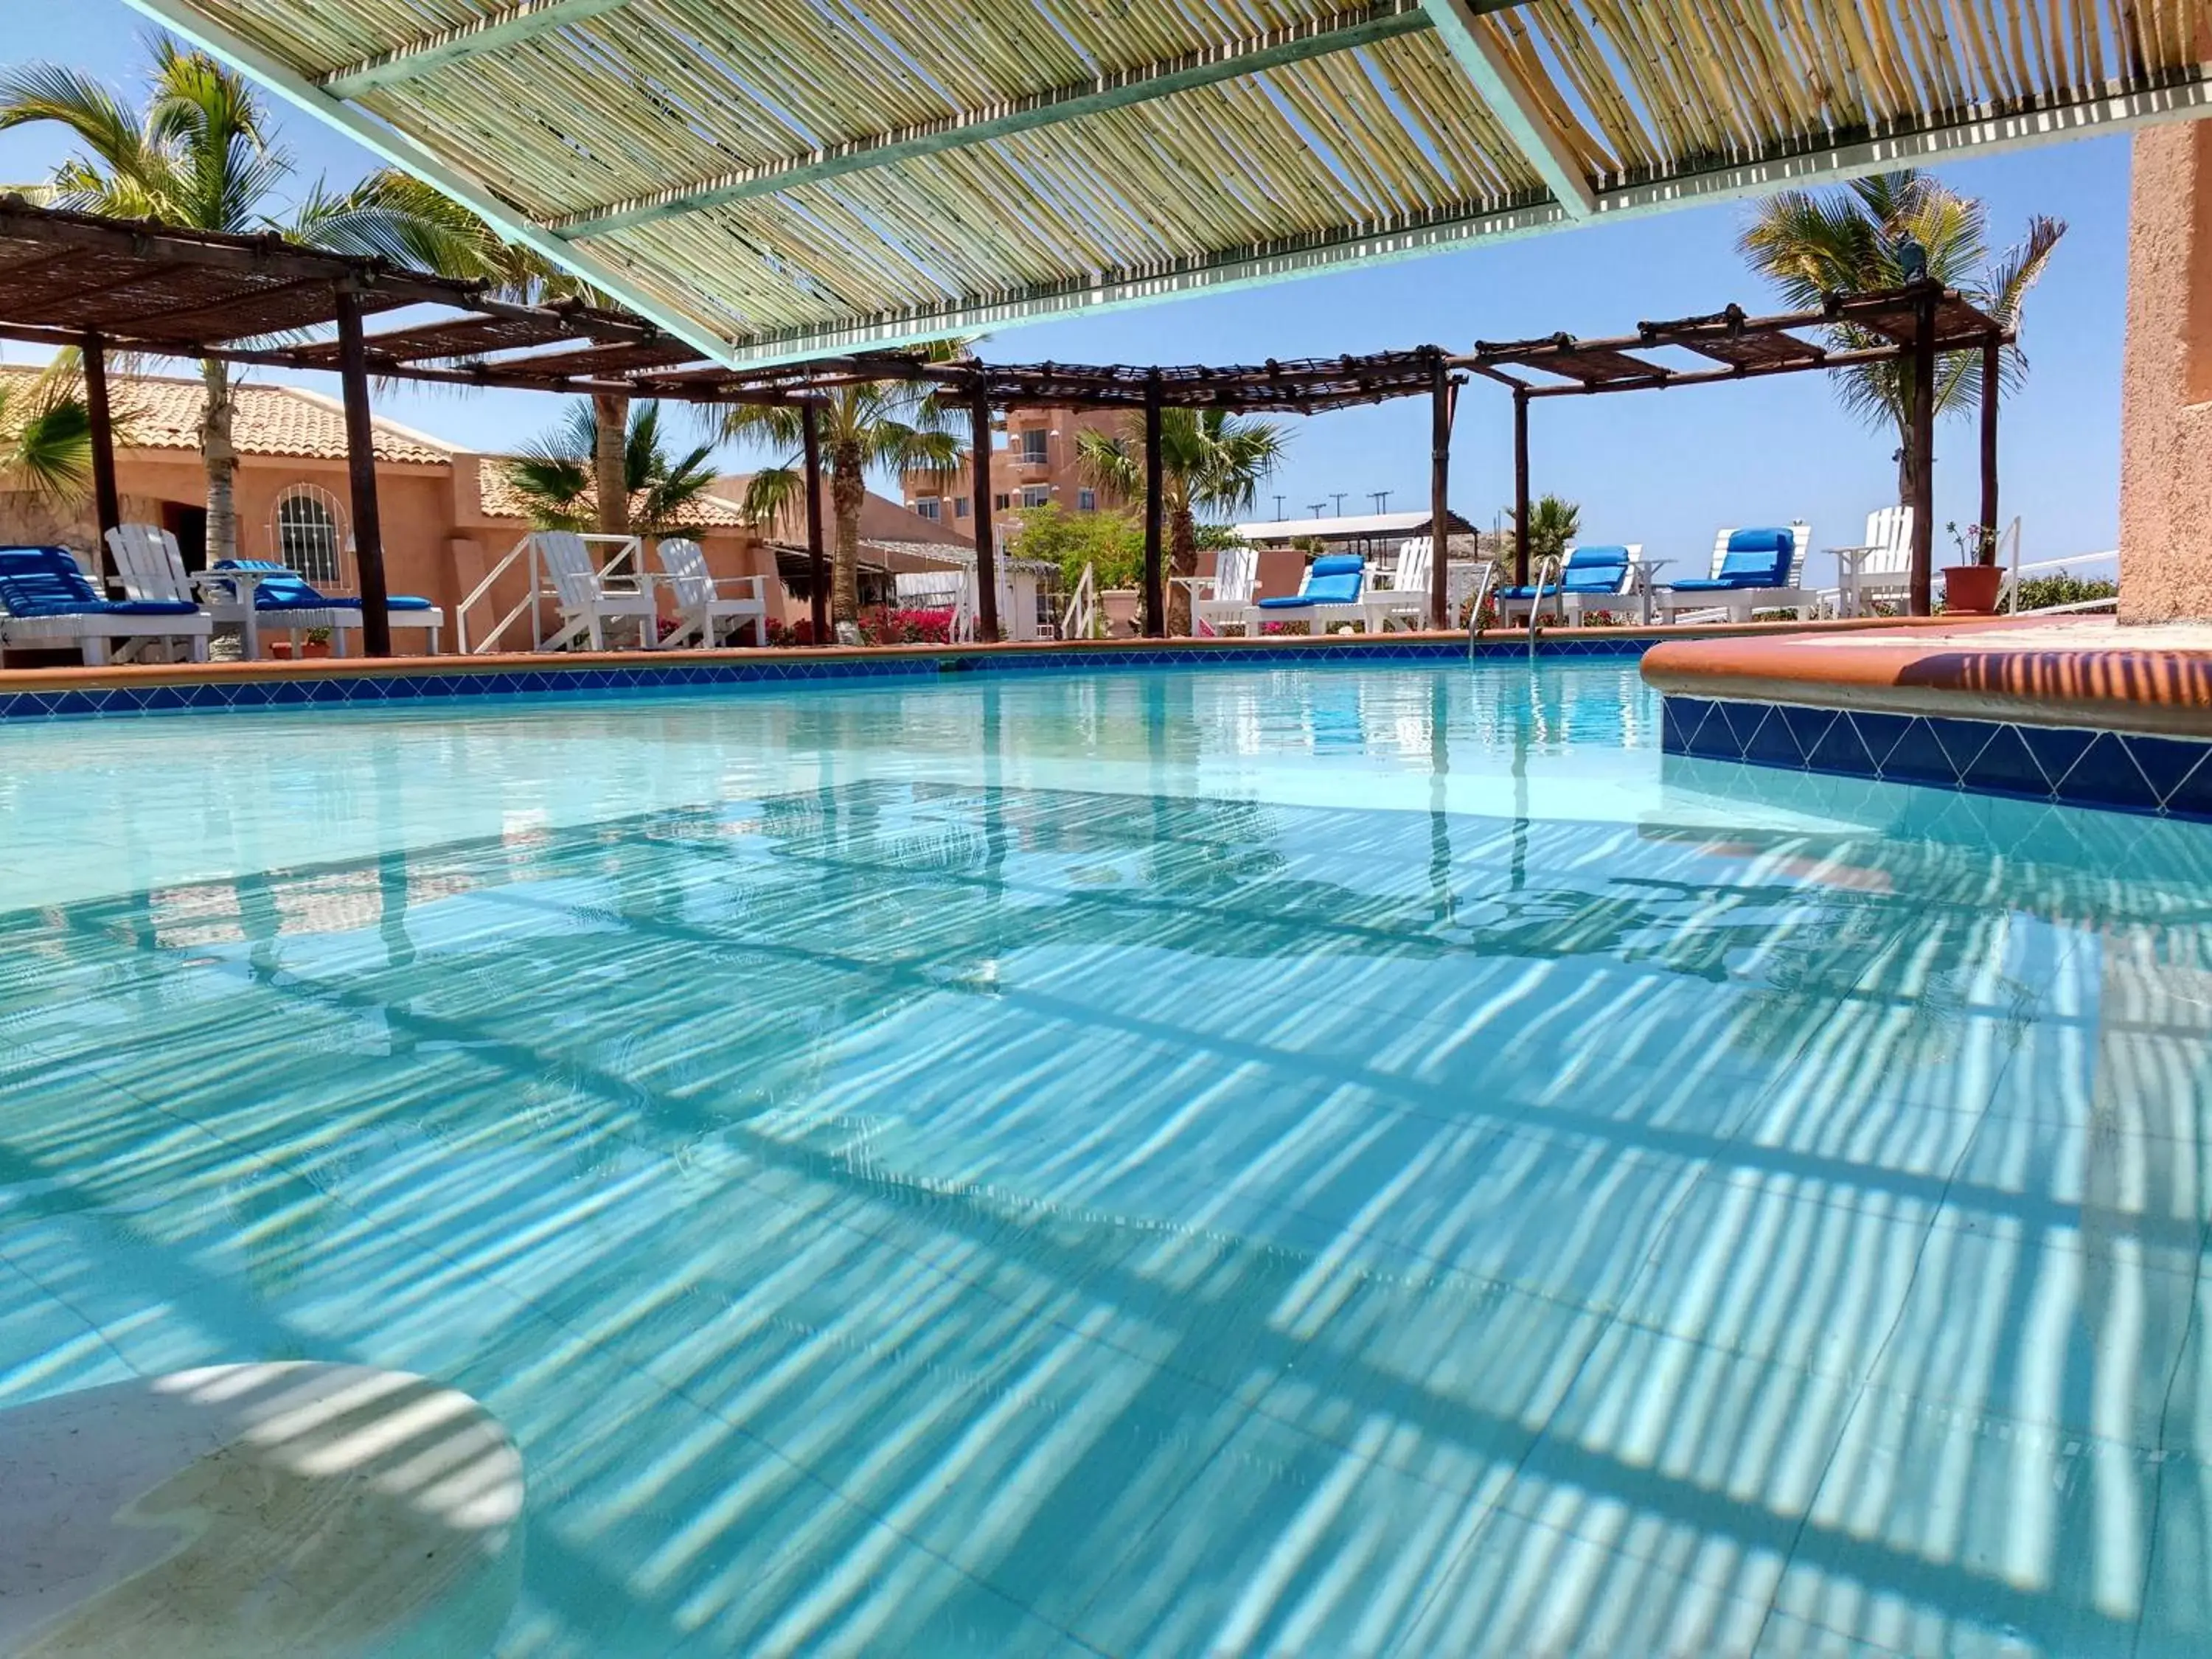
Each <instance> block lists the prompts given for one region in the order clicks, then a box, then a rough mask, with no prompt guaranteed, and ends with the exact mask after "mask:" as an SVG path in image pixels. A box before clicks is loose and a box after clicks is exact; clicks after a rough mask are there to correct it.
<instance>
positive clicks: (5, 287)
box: [0, 197, 2010, 655]
mask: <svg viewBox="0 0 2212 1659" xmlns="http://www.w3.org/2000/svg"><path fill="white" fill-rule="evenodd" d="M425 309H427V310H430V311H432V312H434V313H435V315H433V316H432V317H431V318H429V319H427V320H425V319H419V318H413V317H411V316H410V319H404V320H402V322H401V323H400V325H398V326H395V327H391V328H387V329H384V330H381V331H378V332H375V333H371V332H369V331H368V330H366V329H365V328H364V326H363V323H364V319H367V318H369V317H372V316H378V315H386V314H389V313H395V312H406V313H415V312H417V311H421V310H425ZM1838 324H1851V325H1856V326H1857V327H1858V328H1860V329H1863V330H1865V331H1868V332H1869V333H1870V334H1872V335H1875V336H1879V337H1882V338H1883V339H1884V340H1886V341H1887V343H1885V344H1881V345H1876V346H1869V347H1865V348H1860V349H1847V350H1834V349H1831V348H1829V347H1828V346H1826V345H1824V344H1822V343H1820V342H1817V341H1814V340H1810V339H1807V338H1805V337H1803V335H1804V332H1805V331H1808V330H1814V329H1820V328H1826V327H1832V326H1833V325H1838ZM324 329H328V330H330V331H331V332H330V333H328V334H327V335H322V336H319V337H313V338H305V339H302V338H298V337H296V336H298V335H300V334H301V333H303V332H306V331H319V330H324ZM286 336H293V337H291V338H287V337H286ZM0 338H10V339H18V340H24V341H28V342H33V343H41V344H46V345H59V346H76V347H79V348H80V349H82V354H83V360H84V377H85V386H86V403H87V406H88V412H89V414H90V416H91V427H92V439H93V456H94V463H93V472H94V498H95V507H96V512H97V514H98V519H99V524H100V529H101V531H102V532H103V533H104V532H106V531H107V530H109V529H112V528H113V527H114V526H115V524H116V522H117V520H118V517H119V514H120V506H119V502H118V497H117V492H116V487H115V463H114V437H113V428H112V421H111V419H110V415H109V409H108V396H107V386H106V356H107V354H108V352H109V351H110V350H112V349H124V350H129V351H133V352H144V353H149V354H153V355H158V356H179V357H191V358H200V359H211V360H215V361H220V362H240V363H258V364H265V365H270V366H275V367H279V368H291V369H315V370H325V371H329V370H335V371H336V372H337V374H338V375H339V377H340V380H341V381H342V383H343V397H344V405H345V417H346V431H347V439H348V447H349V457H348V474H349V485H350V489H351V495H352V518H353V528H354V550H355V558H356V565H357V567H358V570H359V574H360V582H361V597H362V609H363V612H364V616H363V624H364V641H363V643H364V646H365V647H366V648H367V649H368V651H369V652H370V653H372V654H377V655H381V654H386V653H388V652H389V650H390V634H389V628H388V622H387V618H386V613H385V608H384V607H385V603H386V599H387V597H388V595H387V592H386V584H385V574H384V559H383V543H382V538H381V532H380V526H379V520H378V514H377V504H376V471H375V464H374V448H373V446H372V442H371V425H370V382H371V380H372V379H373V378H377V377H382V378H387V379H395V380H422V381H428V382H432V383H435V384H441V385H453V386H503V387H511V388H517V389H521V390H527V391H539V392H571V393H580V394H586V395H588V394H591V393H593V392H618V393H620V394H622V395H624V396H629V397H638V398H670V399H674V400H678V401H684V402H690V403H697V404H771V405H782V406H787V407H793V408H796V409H798V410H800V412H801V416H802V430H803V433H804V445H803V450H804V454H805V470H806V488H807V491H808V501H809V502H810V511H809V512H808V514H807V524H808V559H809V562H810V565H811V574H812V578H813V589H814V621H815V635H816V637H817V639H818V638H823V637H825V636H826V635H827V632H828V617H827V608H826V607H827V592H828V583H827V581H826V580H824V579H823V578H824V575H825V572H824V570H823V547H822V514H821V513H820V511H819V510H818V508H819V505H820V502H821V501H822V491H821V454H820V444H819V441H818V432H817V425H818V421H817V416H818V411H819V409H820V406H821V402H822V399H823V398H824V396H825V395H827V394H829V393H830V392H834V391H836V389H837V388H839V387H841V386H850V385H854V384H857V383H867V382H875V381H882V380H906V381H914V382H926V383H929V384H931V385H933V386H934V387H935V388H936V389H937V392H938V395H939V398H940V400H941V401H943V402H945V403H948V404H953V405H955V406H957V407H964V408H966V409H967V410H969V415H970V418H971V421H972V435H973V442H972V444H971V465H972V466H973V468H974V472H975V483H974V495H975V503H976V506H975V513H974V523H975V561H976V578H977V589H978V593H977V599H978V611H979V612H980V613H981V614H980V621H981V625H982V629H983V632H984V635H986V637H987V638H994V639H995V638H996V637H998V635H999V623H998V616H997V604H998V583H997V575H996V548H995V537H994V524H993V513H992V508H991V499H992V492H991V414H992V410H994V408H1005V407H1013V406H1024V405H1027V406H1036V405H1048V406H1059V407H1066V408H1076V409H1093V410H1097V409H1106V410H1127V411H1129V412H1130V413H1131V414H1132V415H1133V416H1137V417H1139V418H1140V420H1141V423H1142V427H1143V432H1144V440H1145V452H1146V466H1145V473H1146V483H1147V488H1146V501H1145V595H1144V625H1145V630H1146V633H1148V634H1151V635H1159V634H1160V633H1162V632H1164V623H1165V592H1166V580H1165V578H1166V572H1165V565H1164V537H1163V516H1164V515H1163V500H1162V488H1161V483H1162V470H1161V467H1160V465H1159V459H1160V445H1161V429H1162V424H1163V417H1164V413H1165V411H1166V410H1170V409H1190V410H1210V409H1218V410H1238V411H1243V412H1249V413H1277V414H1296V415H1311V414H1320V413H1323V412H1326V411H1328V410H1336V409H1346V408H1351V407H1354V406H1357V405H1360V404H1373V403H1380V402H1383V401H1386V400H1389V399H1392V398H1408V397H1421V396H1425V397H1426V398H1428V399H1429V404H1430V507H1431V512H1430V526H1431V536H1432V537H1433V538H1435V540H1436V551H1435V556H1434V557H1433V558H1432V559H1431V579H1430V580H1431V589H1430V595H1429V598H1430V621H1431V624H1432V625H1434V626H1437V627H1442V626H1443V625H1445V623H1446V622H1447V620H1448V619H1447V617H1446V616H1445V606H1446V581H1447V575H1448V569H1447V560H1446V558H1445V556H1444V546H1443V544H1444V541H1445V538H1446V537H1447V536H1448V533H1449V524H1450V522H1451V515H1450V512H1449V506H1448V503H1447V496H1448V494H1449V483H1450V450H1451V428H1452V416H1453V412H1454V407H1455V400H1456V393H1457V390H1458V388H1459V386H1461V385H1462V384H1464V383H1465V380H1466V379H1467V378H1468V376H1469V375H1479V376H1481V377H1483V378H1486V379H1488V380H1495V381H1498V382H1500V383H1502V384H1504V385H1505V386H1509V387H1510V388H1511V390H1512V393H1513V400H1514V437H1515V444H1514V448H1515V455H1514V484H1515V497H1516V526H1517V531H1516V553H1515V567H1516V580H1521V581H1524V582H1525V581H1526V580H1527V578H1528V528H1527V526H1528V405H1529V404H1530V403H1531V402H1532V401H1534V400H1535V399H1537V398H1559V397H1584V396H1589V395H1592V394H1596V393H1607V392H1632V391H1647V390H1653V389H1665V388H1671V387H1675V386H1702V385H1713V384H1717V383H1721V382H1725V381H1733V380H1749V379H1755V378H1761V377H1765V376H1767V375H1772V374H1802V373H1808V372H1813V371H1820V370H1826V369H1832V368H1840V367H1844V366H1847V365H1851V364H1857V363H1867V362H1906V361H1909V362H1911V364H1912V365H1913V370H1914V374H1913V378H1914V380H1915V383H1916V384H1917V385H1920V386H1929V385H1932V384H1933V382H1934V375H1935V366H1936V361H1937V359H1938V357H1939V356H1942V355H1944V354H1947V353H1950V352H1954V351H1960V350H1967V349H1972V350H1977V351H1979V352H1981V353H1982V354H1983V358H1984V375H1983V406H1982V523H1983V525H1984V529H1985V531H1986V532H1988V533H1989V534H1990V535H1991V536H1994V534H1995V532H1996V503H1997V478H1996V391H1997V376H1996V374H1995V372H1994V371H1995V368H1996V361H1997V354H1998V352H1999V350H2000V349H2002V346H2003V344H2004V343H2006V342H2007V341H2008V339H2009V338H2010V336H2009V334H2008V333H2007V332H2006V331H2004V330H2003V329H2002V327H2001V326H2000V325H1998V324H1997V322H1996V320H1995V319H1991V318H1990V317H1989V316H1987V315H1985V314H1984V313H1982V312H1980V311H1978V310H1977V309H1976V308H1975V307H1973V306H1972V305H1971V304H1970V303H1968V302H1967V301H1966V300H1965V299H1963V298H1962V297H1961V296H1960V295H1958V294H1957V293H1955V292H1953V291H1950V290H1948V289H1942V288H1941V287H1940V286H1938V285H1936V284H1934V283H1923V284H1921V285H1919V286H1917V287H1915V288H1911V289H1899V290H1895V291H1893V292H1889V293H1884V294H1871V295H1854V296H1837V297H1834V298H1832V299H1831V300H1830V301H1828V303H1827V304H1826V306H1825V307H1822V308H1821V309H1820V310H1818V311H1808V312H1799V313H1790V314H1788V315H1783V316H1773V317H1758V318H1754V317H1751V316H1747V314H1746V313H1744V312H1743V311H1741V309H1740V308H1739V307H1734V306H1731V307H1729V308H1728V309H1726V310H1724V311H1721V312H1717V313H1712V314H1711V315H1709V316H1704V317H1694V318H1685V319H1679V320H1677V321H1674V322H1667V323H1645V324H1643V325H1640V326H1639V327H1638V331H1637V332H1636V333H1635V334H1634V335H1633V336H1627V337H1620V338H1617V339H1598V340H1577V339H1576V338H1575V337H1573V336H1571V335H1567V334H1556V335H1552V336H1548V337H1545V338H1542V339H1537V340H1524V341H1520V342H1516V343H1510V344H1490V343H1478V344H1477V345H1476V347H1475V349H1474V350H1473V351H1470V352H1453V351H1450V350H1448V349H1445V348H1443V347H1442V346H1436V345H1425V346H1419V347H1416V348H1413V349H1409V350H1403V351H1389V352H1380V353H1373V354H1369V355H1366V356H1344V357H1334V358H1322V359H1307V360H1302V361H1297V362H1273V361H1270V362H1265V363H1260V364H1252V365H1244V366H1237V367H1218V368H1217V367H1206V366H1198V365H1190V366H1181V367H1133V366H1127V365H1114V366H1085V365H1076V364H1065V363H1034V364H1005V363H988V362H981V361H979V360H976V359H973V358H961V359H954V360H951V361H945V362H930V361H927V360H926V359H924V358H922V357H921V356H916V355H914V354H909V353H868V354H858V355H851V356H840V357H827V358H819V359H816V360H814V361H812V362H807V363H804V364H786V365H770V366H765V367H755V368H730V367H728V366H726V365H725V364H722V363H720V362H714V361H711V360H702V357H701V355H700V354H699V353H698V352H697V351H696V349H693V348H692V347H691V346H690V345H689V344H688V343H685V342H684V341H682V340H680V339H676V338H673V337H671V336H669V335H668V334H667V333H665V331H662V330H661V329H659V327H658V326H657V325H654V324H653V323H650V322H647V321H645V320H643V319H639V318H636V317H634V316H631V315H629V314H628V313H623V312H617V311H611V310H606V309H603V308H599V307H589V306H584V305H580V304H574V303H561V304H554V305H520V304H514V303H511V302H508V301H502V300H500V299H498V298H496V297H495V296H494V295H491V294H490V293H489V292H488V291H487V289H486V288H485V286H484V285H483V284H482V283H468V282H459V281H454V280H452V279H449V278H445V277H440V276H430V275H428V274H425V273H423V272H420V271H410V270H397V269H394V268H393V267H392V266H390V265H389V264H386V263H385V262H383V261H381V260H377V259H368V258H355V257H351V256H348V255H343V254H335V253H329V252H322V251H319V250H316V249H311V248H305V247H301V246H298V245H296V244H293V243H288V242H285V241H283V240H279V239H277V238H276V237H273V236H258V237H247V236H228V235H220V234H213V233H209V232H201V231H186V230H180V229H178V228H173V227H168V226H163V225H160V224H157V223H147V222H123V221H116V220H108V219H102V218H97V217H94V216H88V215H83V214H76V213H67V212H60V211H56V210H49V209H43V208H38V207H33V206H32V205H30V204H27V203H25V202H24V201H22V200H21V198H20V197H0ZM1665 348H1678V349H1681V350H1684V351H1686V352H1688V353H1691V354H1692V355H1693V356H1696V357H1699V358H1702V359H1705V360H1706V361H1707V362H1711V364H1712V365H1713V366H1712V367H1711V368H1690V369H1684V368H1677V367H1674V366H1673V365H1671V364H1669V363H1668V362H1663V361H1661V360H1659V359H1656V358H1655V357H1653V356H1650V353H1651V352H1652V351H1654V350H1656V349H1665ZM1512 370H1517V371H1520V373H1519V374H1515V373H1510V372H1509V371H1512ZM1532 372H1533V373H1541V374H1545V375H1547V376H1549V377H1551V378H1550V379H1549V380H1547V381H1542V382H1538V381H1533V380H1528V379H1524V378H1522V376H1523V375H1525V374H1529V373H1532ZM1933 422H1934V409H1933V406H1932V402H1931V400H1929V399H1927V398H1921V399H1919V400H1918V402H1917V404H1916V406H1915V410H1914V420H1913V422H1912V428H1911V444H1912V446H1913V448H1914V451H1915V453H1916V454H1917V456H1918V457H1919V458H1921V464H1920V465H1917V466H1916V467H1915V468H1914V470H1913V471H1914V477H1915V478H1916V479H1917V485H1916V499H1915V500H1914V501H1912V502H1911V503H1909V505H1911V506H1912V507H1914V508H1915V509H1916V511H1915V513H1914V556H1913V574H1912V583H1913V603H1914V608H1915V609H1916V611H1924V610H1925V609H1926V608H1927V605H1928V600H1929V576H1930V570H1931V566H1932V559H1931V556H1930V555H1931V550H1932V540H1931V532H1932V529H1933V520H1934V513H1933V510H1932V507H1931V498H1930V494H1929V491H1930V487H1931V486H1930V477H1931V471H1932V469H1931V467H1930V465H1929V464H1928V458H1929V456H1930V455H1931V454H1932V434H1933Z"/></svg>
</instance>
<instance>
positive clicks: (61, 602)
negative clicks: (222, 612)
mask: <svg viewBox="0 0 2212 1659" xmlns="http://www.w3.org/2000/svg"><path fill="white" fill-rule="evenodd" d="M214 626H215V624H214V623H213V622H212V621H211V620H210V617H209V616H208V614H207V612H206V611H203V610H201V609H200V608H199V606H197V605H194V604H193V603H192V602H191V600H190V599H123V600H115V599H108V598H106V596H104V595H103V594H102V593H101V592H100V590H99V589H98V588H96V587H94V586H93V585H92V582H91V580H90V579H89V578H88V576H87V575H86V574H85V572H84V568H83V567H82V565H80V564H79V563H77V562H76V557H75V556H74V555H72V554H71V553H70V551H69V550H68V549H66V548H61V547H8V548H0V645H12V646H20V647H53V646H74V647H76V649H77V650H78V651H80V652H82V653H83V657H84V660H85V663H86V665H88V666H91V667H98V666H100V665H102V664H104V663H106V661H107V659H108V647H109V642H110V641H118V642H120V643H123V644H125V645H126V646H127V645H130V644H131V643H134V642H136V641H144V640H183V641H185V643H186V646H187V647H188V648H189V650H190V651H191V659H192V660H193V661H194V662H205V661H206V660H207V642H208V635H209V634H210V632H212V631H213V629H214Z"/></svg>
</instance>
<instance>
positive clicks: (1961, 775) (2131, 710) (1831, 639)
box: [1643, 618, 2212, 818]
mask: <svg viewBox="0 0 2212 1659" xmlns="http://www.w3.org/2000/svg"><path fill="white" fill-rule="evenodd" d="M1936 623H1937V624H1938V625H1936V626H1932V627H1931V626H1928V625H1923V626H1920V627H1917V628H1915V629H1875V630H1869V631H1864V632H1861V633H1859V634H1857V635H1849V636H1842V637H1838V636H1836V635H1832V634H1831V635H1809V634H1803V633H1797V634H1791V633H1788V632H1786V631H1785V632H1784V633H1782V634H1779V635H1765V636H1763V637H1759V638H1741V637H1738V638H1734V639H1703V640H1675V641H1666V642H1662V643H1660V644H1656V645H1655V646H1654V647H1652V648H1651V649H1650V651H1648V652H1646V653H1644V660H1643V673H1644V679H1645V680H1646V681H1647V682H1648V683H1649V684H1651V685H1652V686H1653V687H1654V688H1655V689H1656V690H1658V691H1659V692H1660V693H1661V694H1662V696H1663V698H1664V702H1663V705H1662V748H1663V749H1664V750H1665V751H1666V752H1667V753H1668V754H1669V755H1675V756H1682V757H1692V758H1696V759H1703V760H1731V761H1744V762H1749V763H1753V764H1756V765H1764V766H1779V767H1786V768H1791V769H1798V770H1804V771H1814V772H1829V773H1836V774H1840V775H1850V776H1860V777H1870V778H1876V779H1880V780H1881V781H1893V782H1905V783H1916V784H1923V785H1931V786H1934V787H1948V788H1956V789H1964V790H1968V791H1971V792H1974V793H1991V794H2005V795H2014V796H2024V797H2027V798H2030V799H2047V800H2051V801H2057V802H2062V803H2066V804H2071V805H2085V806H2097V807H2106V808H2117V809H2120V810H2124V811H2143V812H2153V813H2158V814H2161V815H2166V816H2177V817H2207V818H2212V634H2208V635H2205V636H2204V639H2203V642H2202V643H2200V642H2199V641H2198V639H2197V635H2195V634H2194V633H2183V634H2179V635H2176V634H2169V633H2161V632H2156V631H2152V630H2144V631H2143V632H2142V634H2141V635H2140V638H2141V640H2142V643H2141V644H2136V643H2133V642H2130V641H2128V640H2127V639H2126V638H2125V637H2124V635H2125V633H2126V632H2127V631H2128V630H2123V629H2118V628H2116V627H2114V626H2113V625H2112V624H2111V623H2106V622H2102V621H2100V622H2097V623H2080V622H2075V621H2071V620H2069V621H2068V622H2065V623H2059V622H2055V621H2039V622H2014V621H2011V620H2009V619H1990V620H1988V621H1983V622H1978V623H1959V622H1956V621H1951V622H1949V623H1948V625H1944V619H1941V618H1938V619H1936ZM2172 641H2179V642H2178V643H2176V642H2172Z"/></svg>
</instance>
